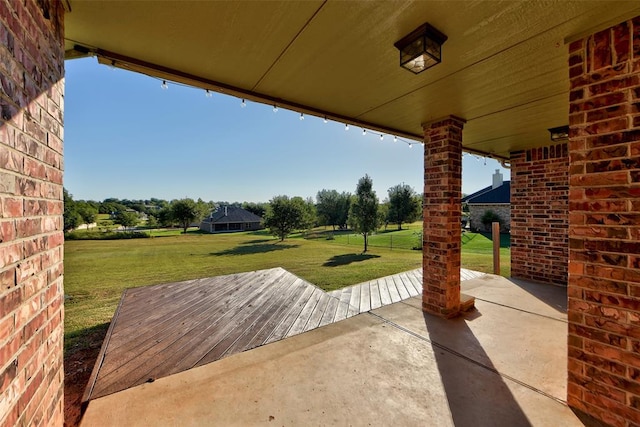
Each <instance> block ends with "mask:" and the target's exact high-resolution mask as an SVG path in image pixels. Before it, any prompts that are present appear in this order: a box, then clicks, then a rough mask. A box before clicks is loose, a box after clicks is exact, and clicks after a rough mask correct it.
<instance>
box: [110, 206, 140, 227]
mask: <svg viewBox="0 0 640 427" xmlns="http://www.w3.org/2000/svg"><path fill="white" fill-rule="evenodd" d="M113 221H114V222H115V223H116V224H120V225H121V226H122V227H123V228H124V229H125V230H126V229H128V228H132V227H135V226H136V225H137V224H138V221H139V218H138V214H137V213H136V212H131V211H127V210H121V211H118V212H116V214H115V218H114V220H113Z"/></svg>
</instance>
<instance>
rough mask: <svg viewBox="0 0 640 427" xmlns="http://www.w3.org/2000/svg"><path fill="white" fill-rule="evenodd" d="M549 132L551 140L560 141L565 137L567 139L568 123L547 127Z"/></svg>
mask: <svg viewBox="0 0 640 427" xmlns="http://www.w3.org/2000/svg"><path fill="white" fill-rule="evenodd" d="M549 133H550V137H551V140H552V141H562V140H565V139H569V125H565V126H558V127H557V128H551V129H549Z"/></svg>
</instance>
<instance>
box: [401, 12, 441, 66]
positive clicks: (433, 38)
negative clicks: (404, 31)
mask: <svg viewBox="0 0 640 427" xmlns="http://www.w3.org/2000/svg"><path fill="white" fill-rule="evenodd" d="M446 40H447V36H445V35H444V34H442V33H441V32H440V31H438V30H436V29H435V28H433V27H432V26H431V25H429V24H427V23H424V24H422V25H420V26H419V27H418V28H416V29H415V30H413V31H412V32H411V33H410V34H408V35H406V36H404V37H403V38H402V39H400V40H398V41H397V42H395V43H394V44H393V45H394V46H395V47H396V48H397V49H398V50H399V51H400V66H401V67H402V68H406V69H407V70H409V71H411V72H412V73H414V74H418V73H421V72H423V71H424V70H426V69H427V68H431V67H433V66H434V65H436V64H439V63H440V61H442V44H443V43H444V42H445V41H446Z"/></svg>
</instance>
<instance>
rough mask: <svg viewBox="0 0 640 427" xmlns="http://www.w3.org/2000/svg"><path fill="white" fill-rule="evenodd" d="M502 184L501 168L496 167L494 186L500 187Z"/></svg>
mask: <svg viewBox="0 0 640 427" xmlns="http://www.w3.org/2000/svg"><path fill="white" fill-rule="evenodd" d="M501 185H502V174H501V173H500V169H496V173H494V174H493V186H492V188H494V189H495V188H498V187H500V186H501Z"/></svg>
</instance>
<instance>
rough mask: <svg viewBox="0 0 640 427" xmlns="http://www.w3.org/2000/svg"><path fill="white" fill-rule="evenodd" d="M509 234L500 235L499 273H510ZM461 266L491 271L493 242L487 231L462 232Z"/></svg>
mask: <svg viewBox="0 0 640 427" xmlns="http://www.w3.org/2000/svg"><path fill="white" fill-rule="evenodd" d="M510 248H511V236H510V235H509V234H501V235H500V275H501V276H505V277H509V276H510V275H511V249H510ZM461 258H462V266H463V267H465V268H469V269H471V270H476V271H483V272H485V273H493V242H492V241H491V234H489V233H469V232H465V233H463V234H462V254H461Z"/></svg>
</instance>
